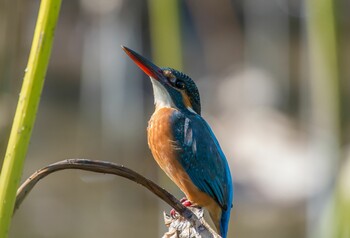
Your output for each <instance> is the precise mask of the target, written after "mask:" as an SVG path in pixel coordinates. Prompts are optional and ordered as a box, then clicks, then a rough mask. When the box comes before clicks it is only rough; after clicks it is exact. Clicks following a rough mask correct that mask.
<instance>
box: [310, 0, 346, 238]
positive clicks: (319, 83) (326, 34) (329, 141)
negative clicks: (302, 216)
mask: <svg viewBox="0 0 350 238" xmlns="http://www.w3.org/2000/svg"><path fill="white" fill-rule="evenodd" d="M335 2H336V1H334V0H307V1H306V6H307V16H308V18H307V34H308V53H309V66H310V83H311V84H310V85H311V87H310V89H311V105H312V108H311V109H312V116H313V123H314V124H317V125H318V126H320V127H322V129H323V133H322V135H323V138H320V137H318V138H317V140H318V141H320V140H322V141H323V144H321V145H319V146H322V149H323V151H324V153H327V156H329V162H331V163H330V165H332V166H334V167H333V168H331V169H332V171H334V172H336V171H337V170H338V166H339V164H340V162H341V160H340V157H341V153H340V150H339V149H340V141H341V122H340V110H341V107H340V103H341V102H340V90H339V88H340V86H339V82H340V81H339V69H338V67H339V66H338V55H337V53H338V51H337V40H336V36H337V34H336V20H335V19H336V18H335V10H334V7H335ZM318 135H319V134H318ZM336 193H337V191H336V189H335V191H334V194H331V195H332V196H331V198H330V201H329V204H331V205H329V206H327V207H325V208H324V209H323V211H321V217H320V222H319V224H318V225H317V226H316V227H313V229H311V230H310V234H309V237H317V238H328V237H338V236H335V235H334V234H332V233H334V232H336V231H334V229H336V228H337V225H336V224H334V223H335V222H336V221H337V219H334V218H335V217H334V216H332V213H333V214H334V213H337V210H336V208H337V205H339V204H337V205H336V203H337V198H336V197H337V194H336ZM336 216H337V215H336ZM336 233H337V232H336Z"/></svg>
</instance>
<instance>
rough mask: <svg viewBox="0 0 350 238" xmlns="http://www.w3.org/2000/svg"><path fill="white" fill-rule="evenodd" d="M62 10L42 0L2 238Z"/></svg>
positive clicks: (2, 178)
mask: <svg viewBox="0 0 350 238" xmlns="http://www.w3.org/2000/svg"><path fill="white" fill-rule="evenodd" d="M60 6H61V0H42V1H41V4H40V9H39V14H38V19H37V23H36V27H35V32H34V37H33V42H32V48H31V50H30V55H29V59H28V64H27V68H26V70H25V76H24V80H23V85H22V89H21V93H20V96H19V101H18V104H17V109H16V114H15V117H14V120H13V125H12V129H11V134H10V139H9V142H8V146H7V150H6V154H5V159H4V163H3V166H2V170H1V175H0V237H2V238H4V237H7V235H8V231H9V227H10V223H11V218H12V213H13V208H14V204H15V200H16V190H17V187H18V184H19V181H20V179H21V175H22V169H23V164H24V160H25V156H26V153H27V149H28V144H29V140H30V136H31V133H32V128H33V125H34V122H35V117H36V113H37V109H38V105H39V101H40V96H41V91H42V88H43V85H44V79H45V75H46V71H47V66H48V62H49V59H50V54H51V48H52V43H53V39H54V33H55V27H56V23H57V19H58V16H59V11H60Z"/></svg>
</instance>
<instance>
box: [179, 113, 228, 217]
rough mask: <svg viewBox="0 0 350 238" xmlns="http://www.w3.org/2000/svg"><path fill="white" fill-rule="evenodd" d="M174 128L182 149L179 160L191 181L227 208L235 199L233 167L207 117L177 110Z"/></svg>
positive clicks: (224, 208)
mask: <svg viewBox="0 0 350 238" xmlns="http://www.w3.org/2000/svg"><path fill="white" fill-rule="evenodd" d="M172 129H173V132H174V137H175V143H176V145H177V146H178V147H179V148H180V149H181V151H180V153H179V160H180V163H181V165H182V166H183V168H184V169H185V171H186V172H187V173H188V175H189V176H190V178H191V180H192V182H193V183H194V184H195V185H196V186H197V187H198V188H199V189H200V190H201V191H203V192H205V193H207V194H209V195H210V196H211V197H212V198H213V199H214V200H216V201H217V203H218V204H219V205H220V207H221V208H222V209H223V210H224V211H226V210H227V209H228V208H231V203H232V196H233V191H232V180H231V174H230V169H229V166H228V163H227V160H226V158H225V155H224V154H223V152H222V150H221V148H220V145H219V143H218V141H217V139H216V137H215V135H214V133H213V132H212V130H211V129H210V127H209V125H208V124H207V123H206V122H205V121H204V119H203V118H202V117H201V116H199V115H197V114H193V113H188V114H187V113H186V114H183V113H181V112H176V113H174V115H173V117H172Z"/></svg>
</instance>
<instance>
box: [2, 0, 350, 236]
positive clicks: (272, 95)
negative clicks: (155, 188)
mask: <svg viewBox="0 0 350 238" xmlns="http://www.w3.org/2000/svg"><path fill="white" fill-rule="evenodd" d="M39 3H40V2H39V1H38V0H35V1H34V0H0V158H3V157H4V153H5V149H6V145H7V140H8V136H9V132H10V128H11V123H12V119H13V115H14V111H15V108H16V104H17V99H18V94H19V91H20V87H21V83H22V78H23V75H24V69H25V66H26V62H27V58H28V55H29V49H30V46H31V40H32V35H33V31H34V25H35V21H36V17H37V13H38V8H39ZM329 3H332V1H329V0H320V1H316V0H309V1H301V0H265V1H254V0H236V1H230V0H222V1H210V0H188V1H176V0H166V1H164V0H149V1H142V0H99V1H96V0H80V1H73V0H71V1H63V3H62V9H61V14H60V19H59V23H58V26H57V29H56V38H55V42H54V48H53V51H52V57H51V62H50V65H49V69H48V73H47V77H46V82H45V86H44V90H43V95H42V100H41V103H40V107H39V112H38V116H37V121H36V125H35V128H34V130H33V137H32V140H31V144H30V146H29V152H28V156H27V159H26V163H25V169H24V173H23V180H24V179H25V178H27V177H28V176H29V175H30V174H32V173H33V172H34V171H35V170H37V169H39V168H41V167H43V166H45V165H47V164H50V163H53V162H56V161H58V160H62V159H67V158H90V159H99V160H108V161H112V162H115V163H119V164H123V165H125V166H127V167H129V168H132V169H134V170H136V171H138V172H139V173H141V174H143V175H145V176H146V177H148V178H150V179H152V180H154V181H157V182H158V183H159V184H161V186H163V187H165V188H167V189H168V190H169V191H171V192H172V193H173V194H175V195H176V196H177V197H179V198H180V197H181V196H182V195H181V193H180V192H179V191H178V189H177V188H176V187H175V185H173V184H172V182H171V181H170V180H169V179H168V178H167V177H166V176H165V175H164V174H163V172H161V171H160V169H159V168H158V166H157V165H156V163H155V162H154V160H153V158H152V156H151V153H150V151H149V150H148V147H147V138H146V127H147V121H148V119H149V117H150V116H151V114H152V112H153V95H152V88H151V84H150V82H149V80H148V79H147V77H146V76H145V75H144V74H143V73H141V71H140V70H139V69H138V68H137V67H136V66H135V65H134V64H133V63H132V62H131V60H130V59H129V58H128V57H127V56H126V55H125V54H124V52H123V51H122V50H121V48H120V45H121V44H123V45H125V46H128V47H130V48H131V49H134V50H136V51H137V52H139V53H141V54H143V55H144V56H146V57H148V58H150V59H152V60H154V62H155V63H156V64H158V65H160V66H169V67H173V68H177V69H181V70H183V71H184V72H185V73H186V74H188V75H190V76H191V77H192V78H193V79H194V80H195V82H196V83H197V85H198V87H199V90H200V92H201V100H202V111H203V116H204V118H205V119H206V120H207V121H208V122H209V124H210V125H211V126H212V128H213V130H214V132H215V134H216V135H217V137H218V139H219V141H220V143H221V145H222V147H223V150H224V152H225V154H226V157H227V159H228V160H229V163H230V166H231V171H232V175H233V180H234V183H235V203H234V209H233V211H232V218H231V222H230V230H229V237H241V238H250V237H259V238H264V237H266V238H289V237H290V238H292V237H293V238H295V237H298V238H304V237H305V238H322V237H327V238H333V237H339V238H349V237H350V147H349V143H350V120H349V119H350V108H349V105H350V80H349V78H350V67H348V65H350V43H349V42H350V31H349V29H350V16H349V14H348V9H349V8H350V2H349V1H347V0H340V1H337V2H336V4H334V5H333V6H332V5H331V4H329ZM169 209H170V208H169V207H168V206H166V204H164V203H163V202H161V201H159V199H157V198H156V197H155V196H154V195H153V194H151V193H150V192H148V191H146V190H145V189H143V188H141V187H140V186H138V185H136V184H134V183H131V182H129V181H126V180H124V179H122V178H116V177H113V176H107V175H97V174H92V173H87V172H82V171H63V172H59V173H57V174H54V175H51V176H49V177H48V178H47V179H45V180H44V181H42V182H40V183H39V184H38V185H37V187H36V188H35V189H34V190H33V191H32V193H31V194H30V195H29V196H28V197H27V199H26V200H25V201H24V203H23V204H22V206H21V208H20V210H19V211H18V212H17V213H16V214H15V216H14V219H13V222H12V226H11V232H10V237H14V238H17V237H26V238H27V237H60V238H61V237H84V238H88V237H160V236H161V235H162V234H163V233H164V231H165V226H164V224H163V220H162V211H163V210H167V211H168V210H169Z"/></svg>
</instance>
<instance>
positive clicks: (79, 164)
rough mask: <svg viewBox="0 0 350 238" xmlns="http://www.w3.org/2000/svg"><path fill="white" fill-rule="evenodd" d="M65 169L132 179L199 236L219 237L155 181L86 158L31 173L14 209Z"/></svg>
mask: <svg viewBox="0 0 350 238" xmlns="http://www.w3.org/2000/svg"><path fill="white" fill-rule="evenodd" d="M65 169H79V170H85V171H91V172H97V173H103V174H114V175H117V176H121V177H124V178H126V179H129V180H131V181H134V182H136V183H138V184H140V185H142V186H144V187H145V188H147V189H148V190H149V191H151V192H152V193H154V194H155V195H157V196H158V197H159V198H160V199H162V200H163V201H164V202H166V203H167V204H169V205H170V206H171V207H173V208H174V209H175V210H176V211H177V212H178V213H179V214H180V215H181V216H182V217H184V218H185V219H186V220H187V221H188V222H190V225H191V227H193V228H195V230H196V231H197V232H198V233H199V234H201V236H200V237H219V236H217V234H215V232H214V231H213V230H212V229H211V228H210V226H209V225H208V224H207V223H206V222H205V221H204V220H203V219H201V218H198V217H197V216H196V215H195V214H194V213H193V212H192V211H191V210H190V209H188V208H186V207H185V206H184V205H182V203H181V202H180V201H179V200H177V199H176V198H175V197H174V196H173V195H172V194H171V193H169V192H168V191H166V190H165V189H163V188H161V187H159V186H158V185H157V184H156V183H154V182H152V181H151V180H149V179H147V178H145V177H143V176H142V175H140V174H138V173H136V172H135V171H133V170H131V169H129V168H126V167H124V166H123V165H118V164H114V163H111V162H106V161H99V160H88V159H67V160H62V161H59V162H57V163H54V164H51V165H48V166H46V167H44V168H42V169H39V170H37V171H36V172H35V173H34V174H32V175H31V176H30V177H29V178H28V179H27V180H26V181H25V182H24V183H23V184H22V185H21V186H20V187H19V189H18V190H17V198H16V204H15V211H16V210H17V209H18V208H19V206H20V205H21V203H22V202H23V200H24V199H25V197H26V196H27V195H28V193H29V192H30V191H31V190H32V189H33V187H34V186H35V185H36V184H37V183H38V182H39V181H40V180H41V179H43V178H45V177H46V176H47V175H49V174H51V173H53V172H57V171H60V170H65Z"/></svg>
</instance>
